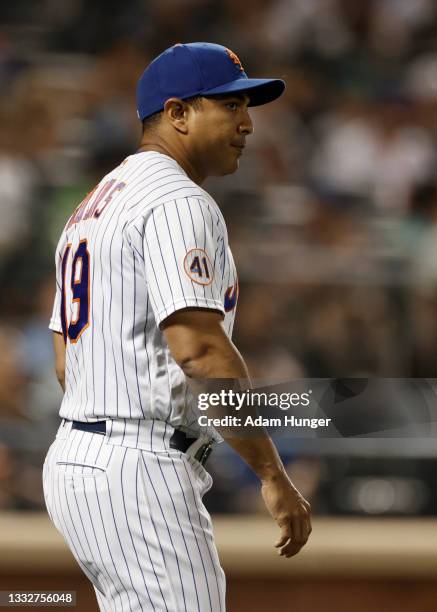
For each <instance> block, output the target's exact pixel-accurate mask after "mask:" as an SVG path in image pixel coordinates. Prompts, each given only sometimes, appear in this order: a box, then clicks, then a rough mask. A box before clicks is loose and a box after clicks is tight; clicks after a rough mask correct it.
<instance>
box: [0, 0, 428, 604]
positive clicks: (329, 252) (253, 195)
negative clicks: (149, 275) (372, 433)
mask: <svg viewBox="0 0 437 612" xmlns="http://www.w3.org/2000/svg"><path fill="white" fill-rule="evenodd" d="M196 40H208V41H212V42H218V43H221V44H225V45H226V46H228V47H230V48H231V49H233V50H234V51H235V52H236V53H237V54H238V55H239V56H240V58H241V59H242V62H243V65H244V67H245V69H246V71H247V73H248V74H249V75H250V76H280V77H282V78H284V79H285V80H286V81H287V90H286V94H285V95H284V96H283V97H282V98H281V99H280V100H279V101H278V102H276V103H275V104H274V105H271V106H266V107H263V108H262V109H259V110H258V109H253V111H252V117H253V120H254V124H255V133H254V135H253V136H252V137H251V138H250V141H249V144H250V146H249V147H248V149H247V150H246V152H245V154H244V156H243V158H242V160H241V167H240V170H239V172H238V173H237V174H236V175H234V176H231V177H226V178H224V179H218V180H209V181H208V183H207V184H206V185H205V187H206V189H208V190H209V191H210V192H211V193H212V194H213V195H214V197H215V198H216V200H217V201H218V203H219V204H220V206H221V207H222V209H223V212H224V214H225V217H226V219H227V222H228V229H229V236H230V242H231V245H232V248H233V252H234V256H235V259H236V261H237V264H238V268H239V275H240V282H241V291H240V301H239V307H238V313H237V323H236V334H235V341H236V344H237V346H238V347H239V348H240V349H241V351H242V353H243V355H244V356H245V358H246V360H247V362H248V364H249V368H250V370H251V372H252V374H253V376H254V377H258V378H264V379H266V378H280V379H281V378H282V379H284V378H285V379H290V378H293V377H296V378H313V377H330V378H331V377H342V378H348V377H351V378H362V377H376V376H377V377H393V378H403V377H420V378H434V377H435V373H436V372H437V173H436V167H437V166H436V159H437V139H436V137H437V43H436V41H437V2H436V1H435V0H353V1H350V0H349V1H348V0H251V2H244V1H243V0H221V1H218V0H147V1H146V0H125V1H124V2H115V1H114V0H94V1H93V2H85V0H62V2H57V1H56V0H33V1H29V0H28V1H26V0H15V1H14V2H8V3H1V5H0V87H1V92H2V95H1V99H0V287H1V290H0V511H1V512H0V526H1V529H0V534H2V535H0V550H1V548H2V544H1V541H3V554H1V555H0V558H1V559H2V561H1V562H0V586H1V588H19V587H20V586H21V588H23V589H26V588H36V586H37V585H38V584H40V585H42V584H44V585H45V588H47V589H50V588H55V587H54V581H53V580H52V582H51V583H50V581H48V582H47V580H46V581H45V582H44V580H43V573H44V571H43V569H42V566H41V559H43V560H44V559H45V563H46V565H44V564H43V565H44V567H46V568H47V575H48V576H50V571H52V572H53V571H54V569H53V568H57V574H56V575H57V576H58V574H59V576H58V578H57V580H58V579H59V581H60V582H59V584H61V574H62V571H64V570H65V572H64V573H65V575H69V574H68V572H70V573H71V576H70V578H69V582H68V584H69V585H70V588H75V585H76V586H77V588H78V589H79V588H82V587H80V586H79V585H81V584H82V582H80V581H81V578H80V576H79V574H75V573H74V572H75V570H74V566H73V565H72V564H71V561H69V560H68V559H67V557H66V554H65V552H64V551H63V548H62V546H61V545H60V544H59V542H58V540H56V536H55V534H54V533H52V531H51V530H50V529H49V527H47V525H46V521H45V518H44V517H43V516H42V515H41V514H40V513H41V512H42V511H43V509H44V506H43V497H42V488H41V482H40V472H41V465H42V461H43V458H44V454H45V452H46V449H47V447H48V445H49V444H50V441H51V439H52V436H53V432H54V431H55V429H56V427H57V423H58V419H57V411H58V408H59V403H60V399H61V396H60V391H59V389H58V387H57V382H56V379H55V376H54V374H53V365H52V359H53V356H52V348H51V337H50V332H49V330H48V329H47V324H48V319H49V315H50V312H51V306H52V299H53V293H54V249H55V245H56V242H57V238H58V235H59V233H60V231H61V229H62V226H63V223H64V222H65V220H66V218H67V217H68V216H69V214H70V213H71V211H72V210H73V209H74V208H75V206H76V205H77V203H78V202H79V201H80V200H81V199H82V197H83V195H84V194H85V193H87V192H88V191H89V190H90V188H92V187H93V186H94V184H95V183H96V182H97V181H98V180H99V178H100V177H101V175H102V174H103V173H105V172H106V171H108V170H110V169H111V168H112V167H113V166H115V165H116V164H117V163H119V162H120V160H122V159H123V158H124V157H125V156H126V155H127V154H130V153H132V152H133V151H135V150H136V147H137V143H138V140H139V136H140V126H139V123H138V121H137V118H136V114H135V97H134V92H135V84H136V80H137V78H138V77H139V75H140V74H141V72H142V70H143V69H144V67H145V65H146V64H147V63H148V62H149V60H150V59H152V58H153V57H154V56H155V55H156V54H158V53H159V52H161V51H162V50H163V49H165V48H166V47H168V46H170V45H172V44H174V43H176V42H185V41H196ZM358 442H360V443H358ZM279 443H280V446H281V451H282V453H283V455H284V458H285V460H286V461H287V466H288V469H289V471H290V474H291V475H292V477H293V479H294V480H295V482H296V484H297V485H298V486H299V487H300V488H301V490H302V491H303V493H304V494H305V495H306V496H307V497H308V498H309V499H310V501H311V503H312V505H313V509H314V513H315V515H316V516H317V517H320V518H318V519H316V521H315V524H316V529H315V532H314V534H313V542H312V544H311V545H310V546H309V547H308V551H305V552H303V553H302V554H301V559H299V558H297V559H296V561H292V562H289V565H288V566H287V568H286V569H284V565H283V564H282V565H281V566H279V565H278V566H277V565H276V564H275V563H274V562H273V561H274V560H273V561H272V559H271V554H270V549H269V546H270V541H271V534H270V532H268V529H269V528H268V527H267V526H266V524H265V523H264V521H263V519H262V516H263V509H262V507H261V502H260V499H259V496H258V491H257V484H256V481H255V479H254V478H253V477H252V476H251V474H250V473H249V471H248V470H247V469H245V467H244V466H243V465H242V464H241V463H240V462H239V460H237V459H236V457H234V456H233V455H232V454H231V452H230V451H229V450H226V449H225V448H222V449H220V450H219V451H217V452H216V453H215V456H214V457H213V458H212V459H211V464H210V465H211V470H212V472H213V475H214V478H215V487H214V489H213V491H212V492H210V493H209V494H208V496H207V498H206V503H207V506H208V508H209V509H210V511H211V512H213V513H215V514H217V515H221V518H220V517H217V521H216V524H217V534H218V541H219V544H220V546H221V550H222V556H223V562H224V565H225V568H229V571H228V574H229V589H230V604H231V605H230V610H231V611H234V610H238V612H245V611H246V610H251V611H253V612H258V610H265V609H271V610H273V611H275V612H276V611H277V612H281V611H285V610H294V611H296V612H300V610H305V611H306V612H311V611H312V610H321V609H324V610H327V611H329V610H333V611H334V610H335V612H341V611H342V610H345V611H346V610H348V611H349V610H352V609H353V610H356V611H358V612H361V611H364V610H370V609H373V610H384V611H387V612H389V611H391V610H395V609H396V610H397V612H403V611H404V610H417V611H420V612H424V611H425V612H426V611H428V610H429V611H432V610H436V609H437V604H435V601H436V599H435V597H436V594H437V593H436V591H437V587H435V586H433V580H432V579H435V577H436V573H437V572H436V569H435V567H436V561H437V558H436V557H437V549H436V546H434V544H436V545H437V542H436V541H435V540H436V538H435V537H434V536H433V530H434V531H435V524H434V523H433V521H432V517H433V516H434V515H435V514H436V511H437V483H436V476H435V475H436V473H437V461H436V455H437V454H436V445H435V441H434V440H433V439H432V438H428V439H414V438H412V439H398V440H396V439H392V440H390V441H389V442H388V441H386V440H385V441H384V440H377V439H369V440H365V441H356V440H353V441H351V440H349V441H339V440H335V441H334V440H331V441H329V440H320V441H318V443H317V444H312V445H304V444H300V445H297V444H293V442H292V441H290V440H287V441H284V440H281V441H280V442H279ZM258 517H261V518H258ZM364 517H367V518H366V520H364ZM317 526H319V529H318V528H317ZM263 530H264V531H263ZM265 530H267V531H265ZM267 532H268V535H267ZM41 534H43V536H42V535H41ZM229 534H233V535H232V537H230V536H229ZM263 534H265V536H266V537H263ZM234 535H235V537H234ZM38 537H40V539H38ZM433 537H434V541H433ZM53 538H54V539H53ZM235 542H238V546H237V547H236V546H235ZM26 543H27V544H28V546H29V547H30V548H29V549H28V548H27V547H26ZM32 543H33V544H32ZM32 546H33V548H32ZM44 552H45V553H46V554H44ZM24 559H27V565H26V562H25V561H24ZM31 560H33V561H36V566H35V564H33V561H31ZM36 568H37V569H36ZM62 568H64V569H62ZM250 568H252V569H250ZM360 568H361V569H360ZM433 568H434V569H433ZM52 575H53V574H52ZM65 580H67V579H66V578H65V576H64V582H63V583H62V584H64V585H65V584H67V582H65ZM56 584H58V582H56ZM316 587H317V588H316ZM83 588H85V591H83V593H84V595H83V597H84V598H85V599H83V600H82V602H85V601H86V597H87V595H86V587H83ZM81 593H82V591H81ZM263 598H264V599H263ZM79 609H81V610H85V611H86V610H94V609H96V608H95V606H93V604H91V603H89V604H88V603H82V604H81V606H79Z"/></svg>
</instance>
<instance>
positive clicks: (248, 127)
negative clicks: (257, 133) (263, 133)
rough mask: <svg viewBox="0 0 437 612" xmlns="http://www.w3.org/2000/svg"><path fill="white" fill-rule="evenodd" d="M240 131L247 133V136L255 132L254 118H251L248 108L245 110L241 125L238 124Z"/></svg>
mask: <svg viewBox="0 0 437 612" xmlns="http://www.w3.org/2000/svg"><path fill="white" fill-rule="evenodd" d="M238 131H239V133H240V134H245V135H246V136H248V135H250V134H252V133H253V123H252V119H251V118H250V115H249V112H248V111H247V109H246V110H245V112H244V115H243V119H242V121H241V123H240V125H239V126H238Z"/></svg>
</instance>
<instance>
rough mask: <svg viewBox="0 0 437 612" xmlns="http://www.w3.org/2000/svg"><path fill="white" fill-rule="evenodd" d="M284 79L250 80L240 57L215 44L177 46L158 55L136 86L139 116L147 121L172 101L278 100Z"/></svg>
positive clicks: (255, 104) (262, 102)
mask: <svg viewBox="0 0 437 612" xmlns="http://www.w3.org/2000/svg"><path fill="white" fill-rule="evenodd" d="M284 89H285V83H284V81H282V80H281V79H249V78H248V76H247V74H246V73H245V72H244V68H243V66H242V64H241V62H240V60H239V59H238V57H237V55H235V53H234V52H233V51H231V50H230V49H227V48H226V47H222V45H216V44H214V43H204V42H197V43H187V44H177V45H174V46H173V47H170V48H169V49H166V50H165V51H164V52H163V53H161V55H158V57H156V58H155V59H154V60H153V61H152V62H151V63H150V64H149V65H148V66H147V68H146V69H145V71H144V72H143V74H142V75H141V77H140V80H139V81H138V86H137V110H138V117H139V118H140V119H141V121H142V120H143V119H145V118H146V117H149V116H150V115H153V114H154V113H157V112H158V111H161V110H162V109H163V108H164V104H165V102H166V101H167V100H168V99H169V98H173V97H175V98H181V99H186V98H191V97H193V96H210V95H211V96H212V95H214V94H225V93H234V92H239V91H244V92H247V95H248V96H249V98H250V102H249V106H260V105H261V104H267V102H272V101H273V100H276V98H279V96H280V95H281V94H282V93H283V91H284Z"/></svg>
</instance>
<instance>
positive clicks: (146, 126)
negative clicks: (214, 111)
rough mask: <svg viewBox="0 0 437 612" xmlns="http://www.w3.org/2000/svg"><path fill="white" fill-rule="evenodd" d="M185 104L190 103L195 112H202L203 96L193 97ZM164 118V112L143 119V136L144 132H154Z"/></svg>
mask: <svg viewBox="0 0 437 612" xmlns="http://www.w3.org/2000/svg"><path fill="white" fill-rule="evenodd" d="M185 102H188V104H190V105H191V106H192V107H193V108H194V110H200V109H201V107H202V96H193V97H192V98H187V99H186V100H185ZM161 117H162V110H161V111H158V112H157V113H153V115H149V116H148V117H146V118H145V119H143V121H142V124H143V134H144V132H146V131H148V132H150V131H153V130H154V129H155V128H156V127H157V126H158V125H159V123H160V121H161Z"/></svg>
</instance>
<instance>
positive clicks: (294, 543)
mask: <svg viewBox="0 0 437 612" xmlns="http://www.w3.org/2000/svg"><path fill="white" fill-rule="evenodd" d="M261 494H262V497H263V500H264V503H265V505H266V507H267V510H268V511H269V512H270V514H271V515H272V517H273V518H274V519H275V521H276V522H277V523H278V525H279V527H280V529H281V534H280V537H279V539H278V541H277V542H276V543H275V547H276V548H279V554H280V555H283V556H284V557H287V558H288V557H292V556H293V555H296V554H297V553H298V552H299V551H300V549H301V548H302V546H304V544H305V543H306V542H307V540H308V537H309V535H310V533H311V531H312V527H311V518H310V515H311V507H310V505H309V503H308V502H307V501H306V499H305V498H304V497H303V496H302V495H301V494H300V493H299V491H298V490H297V489H296V487H294V486H293V483H292V482H291V480H290V479H289V478H288V476H287V475H286V474H281V475H280V476H277V477H275V478H272V479H269V480H264V481H263V482H262V487H261Z"/></svg>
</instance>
